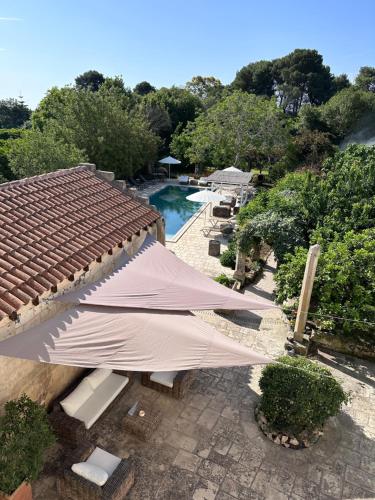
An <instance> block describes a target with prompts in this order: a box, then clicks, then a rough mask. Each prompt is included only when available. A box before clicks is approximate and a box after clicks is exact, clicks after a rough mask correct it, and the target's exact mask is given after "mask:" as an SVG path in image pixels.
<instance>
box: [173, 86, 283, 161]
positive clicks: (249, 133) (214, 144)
mask: <svg viewBox="0 0 375 500" xmlns="http://www.w3.org/2000/svg"><path fill="white" fill-rule="evenodd" d="M181 135H182V137H181ZM287 141H288V130H287V127H286V123H285V117H284V115H283V113H282V112H281V111H280V110H279V109H278V108H277V106H276V103H275V101H273V100H269V99H266V98H262V97H257V96H255V95H253V94H247V93H244V92H240V91H236V92H234V93H233V94H231V95H229V96H227V97H225V98H224V99H222V100H221V101H219V102H218V103H217V104H215V105H214V106H212V107H211V108H210V109H208V111H207V113H206V114H202V115H200V116H199V117H198V118H197V119H196V120H195V122H194V123H191V124H189V126H188V127H187V128H186V129H185V130H184V131H183V132H182V133H181V134H175V135H174V137H173V142H172V145H171V148H172V151H176V150H177V149H181V145H185V146H186V147H187V149H186V150H185V152H184V155H185V156H186V157H188V158H189V160H190V161H191V162H192V163H194V164H204V165H210V164H214V165H216V166H218V167H221V166H228V165H234V166H242V167H247V166H248V162H249V160H250V158H252V157H253V156H254V154H255V153H256V154H261V155H264V156H265V157H266V158H268V160H269V161H271V159H273V158H274V157H276V158H277V157H279V156H280V155H282V154H283V151H284V149H285V146H286V143H287Z"/></svg>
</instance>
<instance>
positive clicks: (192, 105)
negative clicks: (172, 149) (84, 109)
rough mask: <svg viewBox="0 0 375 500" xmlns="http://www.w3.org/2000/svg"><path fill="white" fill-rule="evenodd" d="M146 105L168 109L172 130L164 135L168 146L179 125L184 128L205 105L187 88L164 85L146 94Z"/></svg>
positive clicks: (180, 128)
mask: <svg viewBox="0 0 375 500" xmlns="http://www.w3.org/2000/svg"><path fill="white" fill-rule="evenodd" d="M144 105H145V106H146V107H148V106H151V107H159V108H161V109H164V110H165V111H167V113H168V115H169V119H170V124H171V128H170V132H169V133H167V134H166V135H165V136H164V139H165V144H166V146H168V145H169V142H170V137H171V134H172V133H173V132H174V131H175V130H176V129H177V127H179V130H182V129H183V128H184V127H185V126H186V124H187V123H188V122H190V121H194V119H195V118H196V116H198V114H199V113H200V112H201V111H202V109H203V105H202V103H201V100H200V99H199V97H197V96H195V95H193V94H191V92H189V91H188V90H186V89H180V88H178V87H171V88H169V89H168V88H166V87H162V88H161V89H159V90H156V91H155V92H150V93H149V94H147V95H145V96H144Z"/></svg>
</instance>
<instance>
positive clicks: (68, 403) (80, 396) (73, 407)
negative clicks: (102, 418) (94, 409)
mask: <svg viewBox="0 0 375 500" xmlns="http://www.w3.org/2000/svg"><path fill="white" fill-rule="evenodd" d="M92 394H93V389H92V387H91V385H90V384H89V382H88V381H87V380H85V379H83V380H82V382H81V383H80V384H79V385H78V386H77V387H76V388H75V389H74V391H73V392H71V393H70V394H69V396H67V397H66V398H65V399H63V400H62V401H60V404H61V406H62V407H63V409H64V411H65V413H66V414H67V415H69V416H70V417H74V415H75V413H76V412H77V411H78V410H79V408H80V407H81V406H82V405H83V404H84V403H85V402H86V401H87V400H88V399H89V398H90V396H92Z"/></svg>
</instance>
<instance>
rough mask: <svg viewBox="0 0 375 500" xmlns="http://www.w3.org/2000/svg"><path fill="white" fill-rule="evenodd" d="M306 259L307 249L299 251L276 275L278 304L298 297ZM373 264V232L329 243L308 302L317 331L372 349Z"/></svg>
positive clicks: (352, 234) (374, 315)
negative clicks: (348, 339)
mask: <svg viewBox="0 0 375 500" xmlns="http://www.w3.org/2000/svg"><path fill="white" fill-rule="evenodd" d="M306 256H307V249H303V248H298V249H297V250H296V252H295V254H294V255H292V254H289V255H287V256H286V258H285V261H284V263H283V264H282V265H281V266H280V268H279V270H278V272H277V275H276V283H277V292H276V296H277V300H278V301H279V302H283V301H285V300H287V299H293V298H296V297H298V295H299V293H300V288H301V283H302V277H303V271H304V267H305V263H306ZM374 262H375V229H373V228H371V229H366V230H364V231H361V232H359V233H357V232H354V231H349V232H348V233H346V234H345V235H344V237H343V239H342V240H341V241H339V240H335V241H332V242H330V243H328V245H326V247H325V248H323V251H322V253H321V256H320V258H319V262H318V268H317V275H316V279H315V282H314V288H313V294H312V302H311V303H312V312H313V315H312V319H313V320H314V321H315V323H317V325H318V326H319V327H320V328H322V329H328V330H331V331H334V332H335V333H337V334H339V335H344V337H355V338H356V339H357V340H358V341H363V340H367V341H368V342H369V343H370V345H372V346H373V345H374V341H375V336H374V328H373V326H372V325H371V323H372V324H373V323H374V322H375V307H374V304H375V288H374V282H375V266H374ZM338 318H346V319H343V320H341V319H338ZM356 320H358V322H356ZM367 323H368V324H367Z"/></svg>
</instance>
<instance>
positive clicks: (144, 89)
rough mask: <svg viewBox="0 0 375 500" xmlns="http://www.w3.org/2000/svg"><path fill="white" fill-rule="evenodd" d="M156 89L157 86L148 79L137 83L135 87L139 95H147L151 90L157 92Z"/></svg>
mask: <svg viewBox="0 0 375 500" xmlns="http://www.w3.org/2000/svg"><path fill="white" fill-rule="evenodd" d="M155 90H156V89H155V87H153V86H152V85H151V83H148V82H146V81H144V82H140V83H137V85H136V86H135V87H134V92H135V93H136V94H139V95H146V94H149V93H150V92H155Z"/></svg>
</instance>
